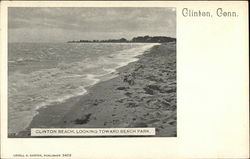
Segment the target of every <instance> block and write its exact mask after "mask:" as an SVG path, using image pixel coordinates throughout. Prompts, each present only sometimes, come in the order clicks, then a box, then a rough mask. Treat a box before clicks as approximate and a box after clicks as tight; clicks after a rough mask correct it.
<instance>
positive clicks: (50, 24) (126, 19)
mask: <svg viewBox="0 0 250 159" xmlns="http://www.w3.org/2000/svg"><path fill="white" fill-rule="evenodd" d="M145 35H149V36H169V37H176V12H175V9H174V8H135V7H132V8H86V7H77V8H52V7H46V8H44V7H43V8H42V7H36V8H35V7H29V8H28V7H18V8H14V7H12V8H9V9H8V39H9V42H67V41H71V40H105V39H120V38H126V39H128V40H130V39H132V38H133V37H136V36H145Z"/></svg>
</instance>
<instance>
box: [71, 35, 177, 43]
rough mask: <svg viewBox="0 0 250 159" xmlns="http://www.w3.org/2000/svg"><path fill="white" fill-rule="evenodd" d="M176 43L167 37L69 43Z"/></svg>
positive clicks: (173, 39) (74, 41) (139, 37)
mask: <svg viewBox="0 0 250 159" xmlns="http://www.w3.org/2000/svg"><path fill="white" fill-rule="evenodd" d="M167 42H176V38H172V37H167V36H152V37H151V36H138V37H134V38H132V39H131V40H127V39H125V38H120V39H108V40H73V41H68V42H67V43H167Z"/></svg>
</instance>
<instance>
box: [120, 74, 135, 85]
mask: <svg viewBox="0 0 250 159" xmlns="http://www.w3.org/2000/svg"><path fill="white" fill-rule="evenodd" d="M123 82H127V83H128V84H129V85H134V84H135V77H134V75H133V74H129V75H124V78H123Z"/></svg>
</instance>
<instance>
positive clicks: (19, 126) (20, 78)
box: [8, 43, 156, 133]
mask: <svg viewBox="0 0 250 159" xmlns="http://www.w3.org/2000/svg"><path fill="white" fill-rule="evenodd" d="M154 45H156V44H152V43H150V44H149V43H61V44H55V43H9V44H8V132H9V133H18V132H20V131H22V130H23V129H25V128H26V127H27V126H28V125H29V123H30V122H31V120H32V118H33V117H34V116H35V115H36V113H37V112H36V110H37V109H39V108H41V107H44V106H49V105H52V104H56V103H60V102H64V101H65V100H67V99H69V98H71V97H75V96H79V95H83V94H85V93H87V90H86V87H88V86H91V85H94V84H96V83H97V82H99V81H103V80H107V78H103V77H105V76H106V77H107V75H108V74H113V75H109V77H110V78H112V77H115V74H114V72H115V70H116V69H117V68H119V67H121V66H125V65H127V64H128V63H130V62H133V61H136V60H137V58H136V56H138V55H140V54H142V53H143V52H144V51H146V50H148V49H150V48H151V47H152V46H154Z"/></svg>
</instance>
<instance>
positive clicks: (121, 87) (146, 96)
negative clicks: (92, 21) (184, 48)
mask: <svg viewBox="0 0 250 159" xmlns="http://www.w3.org/2000/svg"><path fill="white" fill-rule="evenodd" d="M138 58H139V60H138V61H136V62H132V63H129V64H128V65H126V66H124V67H121V68H119V69H118V70H117V76H116V77H115V78H113V79H110V80H107V81H103V82H100V83H97V84H96V85H94V86H92V87H90V88H89V89H88V93H87V94H86V95H83V96H78V97H74V98H71V99H69V100H67V101H66V102H64V103H59V104H55V105H50V106H47V107H43V108H40V109H39V110H38V114H37V115H36V116H35V117H34V118H33V120H32V122H31V123H30V125H29V127H28V128H27V129H26V131H22V132H20V133H19V134H18V135H17V137H30V128H130V127H131V128H134V127H135V128H137V127H138V128H142V127H153V128H156V136H157V137H175V136H177V132H176V116H177V114H176V44H175V42H171V43H165V44H161V45H157V46H154V47H153V48H151V50H150V51H146V52H145V53H144V54H143V55H140V56H138Z"/></svg>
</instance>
